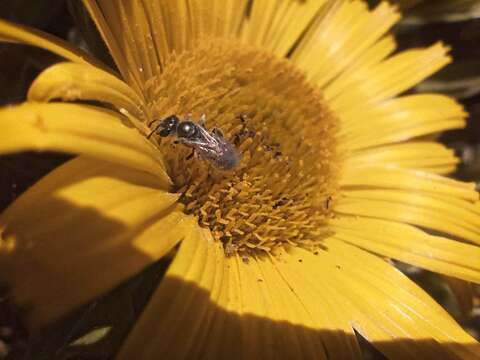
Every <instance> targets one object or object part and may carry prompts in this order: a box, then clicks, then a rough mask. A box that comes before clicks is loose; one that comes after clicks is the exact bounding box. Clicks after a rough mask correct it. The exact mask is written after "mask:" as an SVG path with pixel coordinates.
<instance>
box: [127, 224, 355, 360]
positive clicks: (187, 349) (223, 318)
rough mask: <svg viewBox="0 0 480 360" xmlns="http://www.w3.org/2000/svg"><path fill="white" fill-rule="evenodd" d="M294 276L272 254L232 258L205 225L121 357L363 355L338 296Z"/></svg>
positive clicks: (180, 257)
mask: <svg viewBox="0 0 480 360" xmlns="http://www.w3.org/2000/svg"><path fill="white" fill-rule="evenodd" d="M289 275H290V276H293V277H294V278H289V279H286V278H285V276H284V275H283V273H280V272H279V271H278V270H277V268H276V264H274V263H273V260H272V259H270V258H259V259H253V258H251V259H250V260H249V261H243V260H242V259H241V258H240V257H239V256H237V255H234V256H232V257H230V258H226V257H225V255H224V253H223V248H222V246H221V245H220V244H219V243H217V242H214V241H213V240H212V237H211V235H210V234H209V232H208V231H207V230H200V229H199V230H198V231H197V232H196V233H195V232H192V234H191V237H190V238H188V239H186V240H185V241H184V242H183V243H182V245H181V247H180V250H179V252H178V253H177V255H176V257H175V259H174V261H173V263H172V264H171V266H170V268H169V270H168V272H167V274H166V275H165V277H164V279H163V280H162V283H161V284H160V287H159V288H158V289H157V291H156V292H155V293H154V295H153V297H152V299H151V301H150V303H149V304H148V305H147V307H146V309H145V310H144V312H143V313H142V315H141V317H140V319H139V321H137V323H136V324H135V326H134V329H133V330H132V332H131V333H130V335H129V337H128V339H127V341H126V342H125V344H124V346H123V348H122V350H121V351H120V355H119V359H133V358H134V359H152V358H156V356H158V354H162V357H163V358H165V359H169V358H171V359H200V358H206V359H224V358H229V359H230V358H232V359H252V358H258V359H327V354H338V355H339V358H342V359H357V358H359V357H360V354H359V349H358V346H357V344H356V340H355V337H354V335H353V331H352V328H351V326H350V325H349V324H348V322H347V321H346V316H345V314H342V313H341V312H340V311H339V310H338V307H337V306H336V303H335V299H333V298H331V296H330V295H329V294H328V293H326V292H318V293H314V292H313V291H311V290H310V288H309V286H310V285H311V284H310V283H306V282H305V281H302V280H301V279H302V276H301V274H299V273H289ZM316 286H317V289H320V288H321V285H318V284H317V285H316ZM292 287H293V288H294V290H292ZM297 291H298V292H297ZM300 291H301V292H300ZM300 295H301V297H300ZM146 336H148V338H149V341H148V342H146V341H145V338H146Z"/></svg>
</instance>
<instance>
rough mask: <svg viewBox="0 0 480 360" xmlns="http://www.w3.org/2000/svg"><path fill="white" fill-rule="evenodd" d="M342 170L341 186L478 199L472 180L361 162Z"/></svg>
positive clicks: (468, 199) (471, 199) (353, 188)
mask: <svg viewBox="0 0 480 360" xmlns="http://www.w3.org/2000/svg"><path fill="white" fill-rule="evenodd" d="M364 165H365V166H363V167H361V166H358V167H356V168H353V167H352V168H345V169H343V171H342V176H341V179H340V182H339V184H340V186H341V187H342V189H352V190H355V189H360V188H387V189H400V190H407V191H411V192H415V193H422V192H425V193H431V194H439V195H443V196H447V197H452V198H457V199H464V200H467V201H471V202H473V201H477V200H478V193H477V191H476V190H475V187H476V185H475V183H466V182H463V181H456V180H453V179H450V178H447V177H444V176H439V175H436V174H432V173H430V172H424V171H420V170H409V169H402V168H398V167H395V166H383V167H382V166H375V165H369V164H366V163H365V164H364Z"/></svg>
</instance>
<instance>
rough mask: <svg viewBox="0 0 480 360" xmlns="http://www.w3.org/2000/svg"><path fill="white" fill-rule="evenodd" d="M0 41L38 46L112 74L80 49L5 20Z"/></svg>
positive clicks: (2, 24)
mask: <svg viewBox="0 0 480 360" xmlns="http://www.w3.org/2000/svg"><path fill="white" fill-rule="evenodd" d="M0 41H9V42H19V43H23V44H28V45H33V46H38V47H40V48H42V49H45V50H48V51H51V52H53V53H55V54H57V55H60V56H61V57H64V58H65V59H68V60H70V61H73V62H76V63H80V64H89V65H93V66H96V67H98V68H100V69H102V70H104V71H108V72H112V70H111V69H109V68H108V67H107V66H105V65H104V64H102V63H100V62H99V61H98V60H96V59H94V58H92V57H91V56H90V55H89V54H88V53H86V52H84V51H82V50H81V49H77V48H73V47H72V46H71V45H70V44H69V43H67V42H66V41H64V40H62V39H60V38H56V37H54V36H52V35H50V34H47V33H44V32H42V31H40V30H36V29H32V28H29V27H26V26H24V25H19V24H13V23H11V22H8V21H6V20H0Z"/></svg>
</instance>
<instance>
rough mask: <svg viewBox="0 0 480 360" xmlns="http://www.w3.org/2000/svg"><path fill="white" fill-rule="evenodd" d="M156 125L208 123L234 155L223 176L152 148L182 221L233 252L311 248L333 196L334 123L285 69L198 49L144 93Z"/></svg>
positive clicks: (171, 145) (173, 149)
mask: <svg viewBox="0 0 480 360" xmlns="http://www.w3.org/2000/svg"><path fill="white" fill-rule="evenodd" d="M146 94H147V98H148V99H150V101H149V108H150V109H151V111H152V114H153V115H154V118H158V119H161V118H165V117H167V116H169V115H172V114H176V115H177V116H179V117H180V119H183V118H184V117H185V116H186V115H187V114H191V115H192V118H193V119H194V121H198V119H200V117H201V115H202V114H205V115H206V119H207V121H206V124H205V128H206V129H208V130H211V129H212V128H214V127H216V128H219V129H221V130H222V132H223V134H224V137H225V138H226V139H228V140H229V141H230V142H231V143H232V144H234V145H235V147H236V149H237V150H238V152H239V153H240V156H241V160H240V162H239V164H238V165H237V166H236V167H235V168H234V169H232V170H230V171H222V170H219V169H218V168H215V167H214V166H212V165H211V164H210V163H209V162H207V161H205V160H204V159H203V158H202V156H201V154H198V151H197V154H195V153H194V154H193V155H192V149H191V148H189V147H187V146H185V145H182V144H178V143H175V142H174V141H172V140H174V137H173V139H172V140H170V137H168V138H158V137H157V138H156V140H158V142H159V148H160V151H161V152H162V154H163V156H164V158H165V162H166V164H167V167H168V171H169V174H170V176H171V177H172V179H173V181H174V183H175V186H176V188H175V190H176V191H177V192H179V193H181V194H182V197H181V201H182V202H183V203H184V204H185V211H186V212H187V213H189V214H194V215H196V216H197V217H198V221H199V224H200V225H201V226H205V227H208V228H210V229H211V231H212V234H213V235H214V237H215V238H216V239H218V240H219V241H222V242H223V244H224V248H225V251H226V253H227V255H228V254H229V253H232V252H234V251H238V252H241V253H245V252H246V253H252V252H253V251H257V250H263V251H272V250H275V248H277V247H278V246H283V245H285V244H293V245H298V246H303V247H309V248H311V247H315V246H317V245H319V244H320V241H321V239H322V238H323V237H324V236H325V234H326V233H328V231H327V227H326V219H327V218H328V217H329V216H331V211H332V210H331V206H332V201H333V200H334V199H335V193H336V191H337V167H338V162H339V161H338V160H339V156H338V155H337V151H336V132H337V125H338V121H337V119H336V118H335V116H334V115H333V114H332V112H330V111H329V110H328V108H327V106H326V104H325V102H324V100H323V98H322V96H321V94H320V92H319V91H318V90H317V89H315V88H314V87H312V86H310V85H309V84H308V82H307V80H306V78H305V76H304V75H303V74H302V73H301V72H300V71H299V70H297V69H296V68H295V67H294V66H293V65H292V63H291V62H289V61H288V60H285V59H279V58H276V57H275V56H273V55H272V54H268V53H265V52H263V51H260V50H258V49H255V48H251V47H247V46H245V45H240V44H238V43H232V42H223V41H221V40H215V41H203V42H201V43H200V44H199V45H198V46H196V47H195V48H194V49H192V50H189V51H187V52H184V53H181V54H177V55H172V56H171V58H170V60H169V61H168V63H167V64H166V65H165V67H164V69H163V71H162V75H161V77H157V78H153V79H151V80H150V81H149V82H148V83H147V90H146Z"/></svg>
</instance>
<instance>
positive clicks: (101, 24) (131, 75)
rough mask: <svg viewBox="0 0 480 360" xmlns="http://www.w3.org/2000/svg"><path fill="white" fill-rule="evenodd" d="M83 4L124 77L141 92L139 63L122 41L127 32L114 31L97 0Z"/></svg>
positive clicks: (86, 1) (86, 0) (84, 0)
mask: <svg viewBox="0 0 480 360" xmlns="http://www.w3.org/2000/svg"><path fill="white" fill-rule="evenodd" d="M111 2H112V1H111ZM83 4H84V6H85V8H86V9H87V10H88V12H89V13H90V16H91V17H92V19H93V21H94V22H95V25H96V26H97V29H98V31H99V33H100V35H101V36H102V38H103V40H104V41H105V44H106V45H107V47H108V50H109V51H110V54H111V55H112V58H113V60H114V61H115V65H117V67H118V70H119V71H120V73H121V74H122V77H123V78H124V79H125V81H126V82H127V83H128V84H129V85H130V86H132V87H133V88H134V89H135V90H136V91H137V92H138V93H141V88H142V86H141V78H140V77H139V71H138V69H139V68H138V66H136V65H137V64H135V63H133V62H132V59H131V57H132V54H131V53H129V52H125V49H123V48H122V46H121V41H122V39H123V35H124V34H125V33H124V32H117V33H115V32H113V31H112V26H111V25H112V24H111V23H109V22H108V21H107V19H105V16H104V14H103V13H102V9H101V8H100V7H99V5H98V3H97V1H96V0H83ZM109 20H110V19H109Z"/></svg>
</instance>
